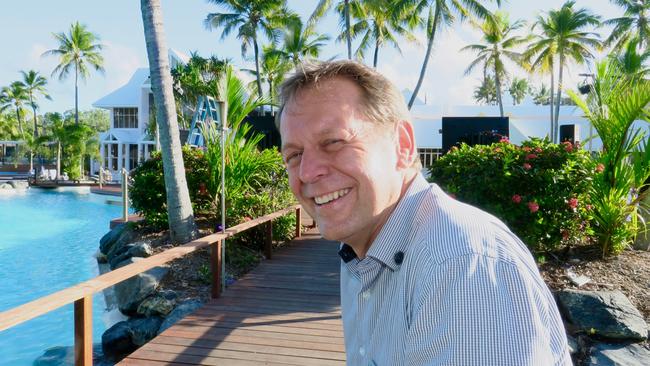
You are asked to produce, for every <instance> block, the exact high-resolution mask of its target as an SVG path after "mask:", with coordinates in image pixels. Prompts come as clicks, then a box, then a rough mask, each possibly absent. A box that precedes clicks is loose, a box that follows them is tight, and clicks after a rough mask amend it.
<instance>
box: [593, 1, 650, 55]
mask: <svg viewBox="0 0 650 366" xmlns="http://www.w3.org/2000/svg"><path fill="white" fill-rule="evenodd" d="M610 2H612V3H614V4H616V5H618V6H620V7H621V8H623V9H624V13H623V16H622V17H618V18H613V19H608V20H606V21H604V22H603V25H606V26H613V27H614V28H613V29H612V33H611V34H610V35H609V37H607V39H605V41H604V45H605V46H606V47H609V46H611V45H612V44H613V45H614V50H622V49H624V48H625V46H626V44H627V43H628V41H629V40H631V39H632V38H637V39H638V43H637V44H636V46H637V47H638V49H639V50H640V51H645V50H647V48H648V45H650V17H648V15H649V14H650V3H648V2H647V1H637V0H610Z"/></svg>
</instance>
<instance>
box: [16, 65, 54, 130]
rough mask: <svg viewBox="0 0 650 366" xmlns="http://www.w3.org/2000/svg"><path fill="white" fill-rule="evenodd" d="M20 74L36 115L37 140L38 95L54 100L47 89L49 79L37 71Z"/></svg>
mask: <svg viewBox="0 0 650 366" xmlns="http://www.w3.org/2000/svg"><path fill="white" fill-rule="evenodd" d="M20 73H21V74H23V81H22V83H23V87H24V89H25V93H27V95H28V96H29V105H30V106H31V107H32V112H33V113H34V138H36V137H38V125H37V123H38V121H37V116H36V109H38V104H37V103H36V95H37V94H40V95H42V96H44V97H45V98H46V99H49V100H52V97H50V95H49V94H48V93H47V90H46V89H45V85H46V84H47V79H46V78H44V77H43V76H41V75H39V74H38V72H37V71H34V70H29V71H27V72H25V71H21V72H20Z"/></svg>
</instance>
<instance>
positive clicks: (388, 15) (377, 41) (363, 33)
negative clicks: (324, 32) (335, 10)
mask: <svg viewBox="0 0 650 366" xmlns="http://www.w3.org/2000/svg"><path fill="white" fill-rule="evenodd" d="M394 3H395V1H394V0H366V1H363V2H360V1H357V2H353V3H352V4H350V13H351V17H352V18H354V19H355V23H354V24H353V25H352V27H351V28H350V32H349V34H350V37H351V38H352V39H355V38H357V37H361V42H360V43H359V47H358V48H357V50H356V51H355V56H356V58H357V59H363V58H364V55H365V53H366V51H367V50H368V49H370V48H374V53H373V61H372V65H373V67H374V68H377V61H378V58H379V49H380V48H381V47H383V46H385V45H387V44H390V45H391V46H393V47H394V48H395V49H397V51H398V52H399V53H400V54H401V53H402V49H401V48H400V46H399V41H398V39H397V36H401V37H403V38H405V39H406V40H407V41H410V42H415V43H417V39H416V38H415V35H413V33H412V30H413V29H415V28H416V27H419V26H421V23H422V19H421V18H420V16H419V13H418V12H416V11H413V9H404V8H396V7H394V6H393V5H394ZM342 5H343V4H340V5H339V6H342ZM397 10H399V11H397ZM347 35H348V32H347V30H346V32H344V33H341V34H340V35H339V36H338V38H337V40H342V39H343V38H344V37H347Z"/></svg>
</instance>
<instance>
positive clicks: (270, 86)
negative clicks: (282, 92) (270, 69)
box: [268, 78, 275, 116]
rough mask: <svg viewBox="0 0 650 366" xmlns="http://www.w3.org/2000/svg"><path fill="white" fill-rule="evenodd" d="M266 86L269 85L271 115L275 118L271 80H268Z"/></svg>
mask: <svg viewBox="0 0 650 366" xmlns="http://www.w3.org/2000/svg"><path fill="white" fill-rule="evenodd" d="M268 84H269V99H271V115H272V116H275V106H274V103H275V95H274V94H273V80H272V79H271V78H268Z"/></svg>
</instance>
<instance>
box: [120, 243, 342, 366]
mask: <svg viewBox="0 0 650 366" xmlns="http://www.w3.org/2000/svg"><path fill="white" fill-rule="evenodd" d="M337 249H338V245H337V243H335V242H331V241H325V240H323V239H320V236H318V235H315V234H306V235H303V237H302V238H301V239H298V240H294V241H293V242H292V243H291V245H289V246H288V247H286V248H282V249H280V250H278V251H277V252H275V253H274V254H273V259H272V260H269V261H263V262H262V263H261V264H260V265H259V266H258V267H257V268H255V269H254V270H252V271H251V272H250V273H249V274H247V275H246V276H244V277H243V278H242V279H240V280H239V281H237V282H236V283H235V284H234V285H232V286H231V287H229V288H228V290H227V291H226V292H225V294H223V295H222V297H221V298H219V299H216V300H212V301H210V302H208V303H207V304H206V305H205V306H203V307H202V308H200V309H199V310H197V311H196V312H195V313H193V314H190V315H189V316H187V317H186V318H184V319H182V320H181V321H180V322H178V323H176V324H175V325H174V326H172V327H171V328H169V329H167V330H166V331H164V332H163V333H161V334H160V335H158V336H157V337H156V338H154V339H153V340H151V341H150V342H149V343H147V344H146V345H144V346H143V347H141V348H140V349H138V350H137V351H135V352H134V353H133V354H131V355H130V356H129V357H128V358H126V359H124V360H123V361H122V362H121V363H120V365H188V364H189V365H233V366H238V365H304V366H307V365H345V350H344V344H343V328H342V324H341V308H340V301H339V263H340V259H339V256H338V255H337V254H336V251H337Z"/></svg>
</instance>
